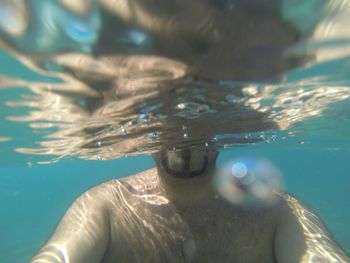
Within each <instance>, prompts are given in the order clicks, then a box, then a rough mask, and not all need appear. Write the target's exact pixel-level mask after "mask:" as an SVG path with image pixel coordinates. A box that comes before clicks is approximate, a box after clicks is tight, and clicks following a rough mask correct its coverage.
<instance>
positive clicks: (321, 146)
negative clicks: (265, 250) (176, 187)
mask: <svg viewBox="0 0 350 263" xmlns="http://www.w3.org/2000/svg"><path fill="white" fill-rule="evenodd" d="M10 2H11V1H3V0H0V18H1V19H0V26H1V27H0V40H1V43H0V45H1V49H0V157H1V158H0V208H1V214H0V233H1V236H0V262H1V263H2V262H4V263H24V262H27V261H28V260H29V259H30V258H31V257H32V256H33V255H34V254H35V253H36V252H37V250H38V249H39V248H40V247H41V246H42V245H43V243H44V242H45V241H46V240H47V239H48V237H49V236H50V234H51V233H52V231H53V230H54V229H55V226H56V225H57V223H58V222H59V220H60V218H61V217H62V216H63V214H64V212H65V211H66V209H67V208H68V207H69V205H70V204H71V203H72V201H73V200H75V198H77V197H78V196H79V195H80V194H81V193H82V192H84V191H86V190H87V189H89V188H91V187H93V186H95V185H96V184H98V183H101V182H104V181H106V180H109V179H114V178H120V177H123V176H127V175H131V174H134V173H136V172H139V171H143V170H145V169H148V168H151V167H153V166H154V162H153V160H152V158H151V157H150V153H153V152H155V151H157V150H159V149H160V148H161V147H163V146H164V145H165V146H166V147H170V146H174V145H175V146H176V147H180V148H181V147H184V146H188V147H189V146H200V147H203V146H205V147H216V148H218V149H220V150H221V155H220V158H219V162H218V166H221V165H223V164H224V163H225V162H227V161H229V160H231V159H234V158H237V157H242V156H243V157H244V156H251V157H264V158H267V159H269V160H271V162H273V163H274V164H275V165H276V166H277V167H278V169H279V170H280V171H281V174H282V177H283V181H284V183H285V190H286V192H288V193H290V194H292V195H294V196H296V197H298V198H299V199H300V200H301V201H303V202H304V203H305V204H306V205H307V206H308V207H309V208H310V209H311V210H312V211H315V212H316V214H317V215H319V216H320V218H321V219H322V220H323V221H324V223H325V225H326V226H327V228H328V229H329V230H330V232H331V233H332V234H333V236H334V238H335V240H336V241H337V242H338V243H339V244H340V245H341V246H342V247H343V248H344V250H346V251H347V252H348V254H349V253H350V224H349V222H350V209H349V208H348V207H349V205H348V201H349V200H350V191H349V188H350V173H349V169H348V166H349V156H350V140H349V134H350V115H349V110H350V100H349V98H350V90H349V86H350V78H349V75H348V72H349V69H350V66H349V65H350V57H349V54H350V52H349V50H350V49H349V46H350V45H349V42H350V41H349V39H350V35H349V34H348V33H347V31H346V30H344V26H339V24H340V25H342V23H343V22H344V19H345V21H348V20H346V17H347V16H346V13H345V15H344V14H343V15H342V16H341V15H340V18H339V19H338V18H337V16H336V15H335V16H334V17H335V18H337V19H334V21H335V22H334V21H333V20H332V19H331V18H334V17H332V16H330V15H329V16H328V17H327V16H326V15H325V14H324V13H323V11H322V10H321V9H322V8H321V5H318V4H320V3H321V2H323V1H317V0H315V1H311V0H309V1H304V2H305V3H307V4H306V5H305V7H303V8H301V6H302V2H303V1H297V2H298V5H297V7H295V8H293V6H294V5H292V6H291V4H290V3H291V2H290V1H284V6H283V8H282V7H281V8H282V11H281V12H282V15H283V16H284V17H285V18H284V19H285V20H284V21H283V23H280V21H279V20H276V18H275V17H272V18H271V19H272V20H271V21H272V22H271V21H270V20H269V23H271V24H269V25H270V26H266V27H264V25H263V24H264V23H260V24H262V25H261V27H258V29H257V30H256V31H254V30H253V33H255V34H257V35H258V36H260V34H258V33H260V32H263V33H264V32H265V34H267V36H268V33H269V32H270V31H271V30H270V29H271V27H273V28H275V31H274V32H275V33H276V34H277V37H276V36H275V35H271V36H270V37H268V38H266V39H268V40H266V39H265V38H264V37H262V38H259V37H257V38H256V39H255V38H252V39H251V37H252V35H253V36H254V34H252V33H251V34H247V35H245V34H243V33H242V34H243V36H244V37H241V36H242V35H239V36H240V37H241V38H242V39H245V38H246V39H248V40H249V41H247V43H244V41H243V42H242V43H240V42H239V41H238V44H237V45H238V46H239V44H240V45H241V46H242V47H241V48H242V50H239V52H238V53H239V54H245V55H242V57H240V58H239V59H238V62H237V61H234V60H235V59H236V56H237V54H236V53H235V51H232V52H229V51H228V50H229V47H228V46H226V44H225V43H227V42H229V41H230V40H231V41H232V39H235V38H234V37H237V36H236V35H235V33H236V32H231V31H230V30H229V29H227V30H226V27H225V26H224V25H225V23H224V22H227V21H226V20H225V18H226V17H225V16H223V18H222V20H221V16H219V17H216V20H217V21H218V22H217V24H215V19H214V22H213V25H212V27H213V28H214V27H215V26H216V27H217V31H216V33H217V32H219V33H221V34H222V38H221V39H220V38H218V39H219V40H218V42H217V43H216V42H215V43H211V42H210V41H209V40H211V39H212V38H213V35H212V34H211V33H212V32H211V31H209V33H208V35H205V34H203V35H201V34H198V35H196V34H197V32H194V31H186V30H187V29H186V28H187V24H188V23H189V22H191V21H192V20H191V19H192V13H193V12H194V11H195V10H196V9H195V7H196V6H194V7H192V8H194V9H193V10H191V9H189V10H188V13H186V12H185V14H184V16H183V24H182V20H181V19H180V20H179V25H176V26H178V27H176V28H175V29H174V32H175V33H176V34H178V35H176V34H175V35H176V38H175V37H174V38H172V35H171V34H170V35H171V36H169V35H166V34H165V33H166V32H167V31H166V29H167V28H165V29H164V28H163V29H162V28H161V27H160V29H159V28H158V27H156V26H157V25H154V27H152V26H149V25H147V23H146V25H143V24H142V23H141V22H140V24H137V23H136V22H135V23H134V24H132V23H131V24H128V23H127V22H125V21H124V22H123V23H121V21H120V20H119V19H121V18H120V17H119V16H121V15H120V14H119V13H118V12H119V11H120V10H119V9H118V10H117V7H115V8H116V10H114V11H115V13H113V15H112V14H110V13H108V12H106V10H105V9H108V8H106V7H103V8H105V9H101V10H102V11H101V10H100V9H98V8H97V7H96V6H95V5H93V8H92V9H91V10H90V9H89V10H90V11H89V12H87V13H86V14H84V15H82V14H81V13H79V12H77V14H76V13H75V12H76V10H75V9H74V5H73V7H72V6H69V3H66V5H68V6H64V5H60V6H59V8H58V7H57V6H56V5H55V3H56V2H59V1H46V2H35V1H34V0H33V1H28V3H30V4H31V5H33V6H34V7H35V8H33V10H34V11H33V12H34V16H33V17H32V18H33V25H32V26H33V28H30V26H29V28H30V30H28V32H25V33H23V34H21V32H20V31H21V30H24V29H27V28H26V26H24V27H22V26H23V25H24V24H25V23H26V22H28V21H27V20H26V16H25V15H23V14H22V13H20V15H23V17H22V16H20V15H18V14H17V13H16V12H15V11H13V10H12V11H13V12H12V11H11V10H10V9H9V10H10V11H11V12H8V13H6V9H5V8H4V6H6V7H8V6H10V7H11V4H9V3H10ZM65 2H67V1H65ZM100 2H101V3H103V4H104V5H107V7H108V2H109V1H107V0H106V1H100ZM134 2H135V3H137V1H134ZM229 2H230V1H229V0H227V1H217V5H218V6H215V8H216V9H218V10H219V11H215V12H219V14H221V13H220V12H224V11H225V12H226V11H227V10H226V9H227V8H229V7H228V6H225V5H226V4H227V3H229ZM18 3H19V2H18ZM18 3H17V4H18ZM38 3H47V4H42V5H40V4H38ZM94 3H95V2H94ZM179 3H182V4H184V5H185V6H186V1H184V2H182V1H179ZM198 3H200V1H199V2H198ZM286 3H287V4H286ZM288 3H289V4H288ZM340 3H342V4H340ZM345 3H347V1H339V6H338V5H337V4H336V3H335V2H334V1H329V5H330V6H331V7H332V8H329V9H331V10H333V11H334V12H335V11H337V10H338V9H342V8H345V6H346V4H345ZM7 5H8V6H7ZM179 5H180V4H179ZM1 7H3V8H1ZM180 7H181V5H180ZM315 7H317V8H315ZM11 8H12V7H11ZM14 8H15V9H14V10H16V8H21V7H18V6H16V4H14ZM45 8H46V9H45ZM50 8H51V9H50ZM52 8H53V9H52ZM54 8H57V10H58V11H57V13H55V12H54V13H52V10H55V9H54ZM110 8H112V7H110ZM164 8H165V7H164ZM210 8H213V9H214V7H210ZM239 8H242V10H245V12H246V13H244V14H245V15H247V17H244V16H243V18H241V19H243V20H242V21H245V22H247V21H250V20H252V19H253V20H254V19H257V21H258V22H261V21H260V20H259V19H261V17H260V16H256V13H255V12H256V10H255V9H254V8H253V9H251V6H249V5H248V7H246V6H245V5H244V4H242V7H239ZM304 8H305V9H304ZM66 9H67V10H68V11H67V10H66ZM146 9H147V8H146ZM149 9H150V10H148V11H150V13H151V14H152V15H157V14H158V15H159V17H160V20H159V21H161V22H162V21H163V20H162V19H165V18H166V16H164V17H165V18H164V17H163V13H162V12H160V11H162V10H158V9H157V8H154V9H152V8H151V7H149ZM204 9H205V8H204ZM216 9H215V10H216ZM223 9H224V11H222V10H223ZM4 10H5V11H4ZM19 10H21V9H19ZM43 10H44V11H43ZM45 10H46V11H45ZM48 10H49V11H50V10H51V11H50V12H49V11H48ZM72 10H73V11H72ZM166 10H167V11H168V12H169V14H171V12H170V11H171V8H170V9H166ZM238 10H240V9H238ZM261 10H262V11H264V10H265V9H264V8H263V9H261ZM288 10H292V11H290V12H289V11H288ZM305 10H306V11H305ZM310 10H312V11H313V12H310ZM107 11H110V10H107ZM124 11H125V10H124ZM146 11H147V10H146ZM163 11H164V10H163ZM270 11H271V12H272V13H270ZM270 11H269V10H268V12H267V14H268V15H269V16H272V15H273V14H274V11H275V9H273V10H270ZM333 11H332V12H333ZM338 11H339V10H338ZM348 11H349V10H348ZM35 12H36V13H35ZM125 12H126V11H125ZM152 12H154V13H152ZM157 12H159V13H157ZM191 12H192V13H191ZM213 12H214V11H213ZM215 12H214V13H215ZM225 12H224V13H225ZM250 12H252V13H250ZM305 12H306V13H305ZM311 13H312V14H313V15H312V16H311V15H310V16H307V15H305V14H311ZM160 14H161V15H160ZM166 14H168V13H166ZM169 14H168V15H169ZM238 14H239V15H240V14H241V13H239V12H238ZM332 14H333V13H332ZM5 15H7V16H9V17H7V16H5ZM118 15H119V16H118ZM225 15H226V13H225ZM323 15H324V18H323V17H322V16H323ZM333 15H334V14H333ZM18 16H19V17H18ZM103 16H109V17H107V19H104V20H103V18H104V17H103ZM113 16H115V17H117V20H116V21H117V22H116V21H114V20H113V19H112V18H114V17H113ZM227 16H228V18H229V19H234V18H233V17H235V16H232V17H231V16H230V15H227ZM256 17H258V18H256ZM300 17H303V19H300ZM219 18H220V19H219ZM326 18H327V19H328V20H329V21H330V22H329V23H325V25H324V26H320V28H321V29H323V31H322V30H321V29H319V28H318V27H316V25H317V24H318V23H319V24H322V22H323V20H322V19H324V20H325V21H328V20H327V19H326ZM11 19H18V21H17V20H16V21H17V23H14V22H11V21H15V20H11ZM244 19H246V20H244ZM269 19H270V17H269ZM194 20H196V17H194ZM8 21H10V22H11V23H9V22H8ZM228 21H231V20H228ZM338 21H340V22H338ZM45 22H46V24H45ZM192 22H193V23H194V25H198V24H196V23H195V22H196V21H192ZM239 22H240V20H239ZM262 22H266V21H265V20H264V19H263V21H262ZM286 22H288V23H292V24H293V23H294V24H293V25H294V27H295V28H291V27H290V26H286V24H285V23H286ZM22 23H23V25H22ZM52 23H53V24H54V27H53V28H54V29H52V28H51V26H52ZM55 23H56V24H55ZM108 23H112V24H111V25H112V26H110V25H109V24H108ZM113 23H114V24H113ZM233 24H234V23H233ZM243 24H244V23H243ZM258 24H259V23H258ZM345 24H346V23H345ZM113 25H114V26H116V25H117V27H116V28H117V33H116V35H115V37H114V38H113V40H112V41H110V39H109V35H110V34H111V28H113ZM199 25H200V23H199ZM27 26H28V25H27ZM183 27H185V29H186V30H184V32H185V33H183V31H182V30H183ZM57 28H58V29H57ZM155 28H156V29H157V30H158V29H159V30H160V31H157V30H156V29H155ZM315 28H316V29H315ZM325 28H326V29H327V30H329V31H332V30H330V29H329V28H331V29H332V28H336V30H334V31H332V32H333V33H332V34H330V33H329V31H327V30H325ZM170 29H171V30H172V28H170ZM170 29H169V30H170ZM243 29H244V28H243ZM296 29H297V30H299V31H298V34H300V35H299V36H298V37H300V39H298V41H296V40H293V39H294V38H293V37H295V35H293V34H296V32H294V31H295V30H296ZM313 29H315V31H316V32H318V35H317V34H315V35H317V37H316V36H315V37H314V38H313V37H311V36H310V35H311V33H310V32H312V30H313ZM317 29H318V31H317ZM6 30H7V31H8V32H10V33H11V34H12V35H11V34H8V32H6ZM161 30H164V32H165V33H164V32H163V31H161ZM220 30H222V31H220ZM264 30H265V31H264ZM288 30H290V31H291V32H289V33H290V34H291V35H292V36H293V37H290V36H288V35H287V36H286V35H284V32H285V31H288ZM242 31H244V32H245V30H242ZM112 32H113V31H112ZM170 32H173V31H170ZM334 32H335V33H334ZM163 33H164V34H165V36H162V37H163V38H162V37H159V35H162V34H163ZM219 33H218V34H219ZM191 34H195V35H194V37H193V38H192V35H191ZM186 37H188V39H187V38H186ZM241 38H237V39H239V40H240V39H241ZM279 38H283V39H284V40H283V41H281V42H282V43H280V42H279ZM295 38H296V37H295ZM179 39H180V40H179ZM208 39H209V40H208ZM290 39H292V40H293V41H296V42H293V41H292V40H290ZM175 40H176V41H175ZM270 40H271V41H270ZM157 41H158V42H157ZM206 41H208V42H206ZM259 41H260V42H259ZM264 41H267V42H266V43H265V42H264ZM274 41H275V42H274ZM284 41H285V42H284ZM290 41H291V42H290ZM3 42H4V43H3ZM255 43H256V46H254V44H255ZM275 43H279V44H276V46H274V44H275ZM187 44H188V45H187ZM246 45H247V47H246V49H245V46H246ZM259 45H260V46H259ZM266 45H267V46H266ZM268 45H270V46H268ZM203 50H204V51H205V52H203ZM221 50H225V52H219V51H221ZM226 51H227V52H226ZM245 51H246V53H245ZM282 51H283V52H282ZM287 51H288V52H287ZM201 52H203V54H205V55H203V54H202V53H201ZM251 52H253V55H251ZM285 52H287V53H288V54H289V55H288V56H285V55H284V54H285ZM282 53H283V54H282ZM121 54H122V55H126V56H125V57H123V56H120V55H121ZM193 54H194V55H193ZM300 57H302V58H303V59H301V58H300ZM306 58H307V59H306ZM304 60H305V61H304ZM232 61H234V62H232ZM295 61H298V63H296V62H295ZM301 61H303V63H302V62H301ZM304 62H305V63H304ZM231 63H232V64H231ZM139 65H142V66H139ZM247 65H248V66H247ZM245 66H246V68H245ZM237 68H238V69H237ZM228 69H232V70H228ZM184 87H185V88H184ZM159 90H160V91H161V92H159ZM157 92H159V93H157ZM155 94H156V95H155ZM169 142H174V143H173V145H170V146H169V144H170V143H169ZM127 156H129V157H127Z"/></svg>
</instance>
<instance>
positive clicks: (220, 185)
mask: <svg viewBox="0 0 350 263" xmlns="http://www.w3.org/2000/svg"><path fill="white" fill-rule="evenodd" d="M215 187H216V189H217V192H218V194H219V195H220V196H222V197H223V198H225V199H226V200H228V201H229V202H231V203H232V204H235V205H239V206H249V205H271V204H274V203H275V202H276V200H277V199H278V195H277V193H278V191H281V189H282V179H281V176H280V172H279V171H278V170H277V168H276V167H275V166H274V165H273V164H272V163H271V162H270V161H268V160H266V159H258V158H252V157H250V158H238V159H235V160H233V161H231V162H229V163H228V164H226V165H224V166H223V168H222V169H220V170H219V171H218V173H217V175H216V176H215Z"/></svg>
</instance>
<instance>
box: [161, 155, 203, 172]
mask: <svg viewBox="0 0 350 263" xmlns="http://www.w3.org/2000/svg"><path fill="white" fill-rule="evenodd" d="M160 161H161V165H162V167H163V169H164V170H165V171H166V172H167V173H168V174H169V175H172V176H174V177H178V178H193V177H196V176H200V175H202V174H204V173H205V172H206V170H207V168H208V164H209V159H208V155H207V153H206V152H201V154H194V153H193V151H192V150H190V149H185V150H177V151H165V152H164V153H162V154H161V157H160Z"/></svg>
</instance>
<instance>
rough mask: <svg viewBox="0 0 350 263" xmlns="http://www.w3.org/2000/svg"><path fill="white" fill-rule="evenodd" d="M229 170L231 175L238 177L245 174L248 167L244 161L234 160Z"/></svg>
mask: <svg viewBox="0 0 350 263" xmlns="http://www.w3.org/2000/svg"><path fill="white" fill-rule="evenodd" d="M231 171H232V174H233V176H236V177H238V178H242V177H244V176H246V174H247V173H248V168H247V166H246V165H245V164H244V163H242V162H236V163H234V164H233V165H232V169H231Z"/></svg>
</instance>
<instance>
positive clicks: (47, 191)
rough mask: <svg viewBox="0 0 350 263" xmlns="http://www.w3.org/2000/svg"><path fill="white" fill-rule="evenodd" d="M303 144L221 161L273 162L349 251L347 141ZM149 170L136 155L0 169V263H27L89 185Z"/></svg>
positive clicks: (249, 150)
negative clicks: (262, 159) (257, 158)
mask: <svg viewBox="0 0 350 263" xmlns="http://www.w3.org/2000/svg"><path fill="white" fill-rule="evenodd" d="M303 139H308V138H306V137H303ZM306 142H307V144H306V145H305V144H304V145H300V144H298V142H297V141H295V142H289V143H286V144H285V145H273V146H271V145H270V144H269V145H261V146H255V147H252V146H248V147H239V148H236V149H232V150H228V151H224V152H223V153H222V154H221V157H220V163H222V162H224V161H225V160H229V159H231V158H233V157H239V156H242V155H243V156H247V155H249V156H264V157H267V158H269V159H270V160H272V161H273V162H274V163H275V164H276V165H277V166H278V167H279V168H280V170H281V171H282V173H283V177H284V180H285V183H286V188H287V191H288V192H290V193H292V194H294V195H295V196H297V197H299V198H300V199H301V200H302V201H304V202H305V203H306V204H307V205H308V206H309V207H311V208H312V210H313V211H315V212H317V214H318V215H319V216H320V217H321V218H322V219H323V221H324V222H325V223H326V225H327V226H328V229H329V230H331V232H332V233H333V235H334V236H335V238H336V240H337V241H338V242H339V243H340V244H341V245H342V246H343V248H344V249H346V250H347V251H348V253H349V252H350V226H349V220H350V211H349V209H348V200H349V199H350V192H349V181H350V179H349V173H348V172H347V171H348V156H349V152H350V150H349V148H348V149H345V150H334V148H336V147H337V146H340V145H343V144H344V143H346V144H349V143H348V141H340V142H334V141H332V140H328V141H324V140H322V141H317V140H311V139H308V140H306ZM329 148H333V150H331V149H329ZM135 163H137V166H136V165H135ZM152 166H153V161H152V159H151V158H149V157H147V156H139V157H128V158H122V159H119V160H115V161H78V160H76V161H73V160H71V161H62V162H60V163H58V164H52V165H47V166H35V167H32V168H28V167H13V166H12V167H1V169H0V174H1V185H0V187H1V190H0V192H1V199H0V204H1V208H2V213H1V214H2V216H1V233H2V237H1V241H0V255H1V259H2V260H1V262H9V263H10V262H12V263H23V262H27V261H28V260H29V258H30V257H31V256H33V254H34V253H35V252H36V251H37V249H38V248H39V247H40V246H41V245H42V243H43V242H45V241H46V240H47V238H48V237H49V236H50V234H51V233H52V231H53V229H54V228H55V226H56V224H57V223H58V221H59V220H60V218H61V217H62V215H63V213H64V211H65V210H66V209H67V208H68V207H69V205H70V203H71V202H72V201H73V200H74V199H75V198H76V197H77V196H79V194H80V193H82V192H83V191H85V190H87V189H88V188H89V187H92V186H94V185H96V184H97V183H100V182H103V181H105V180H108V179H112V178H118V177H121V176H125V175H129V174H133V173H135V172H138V171H142V170H144V169H147V168H150V167H152Z"/></svg>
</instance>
